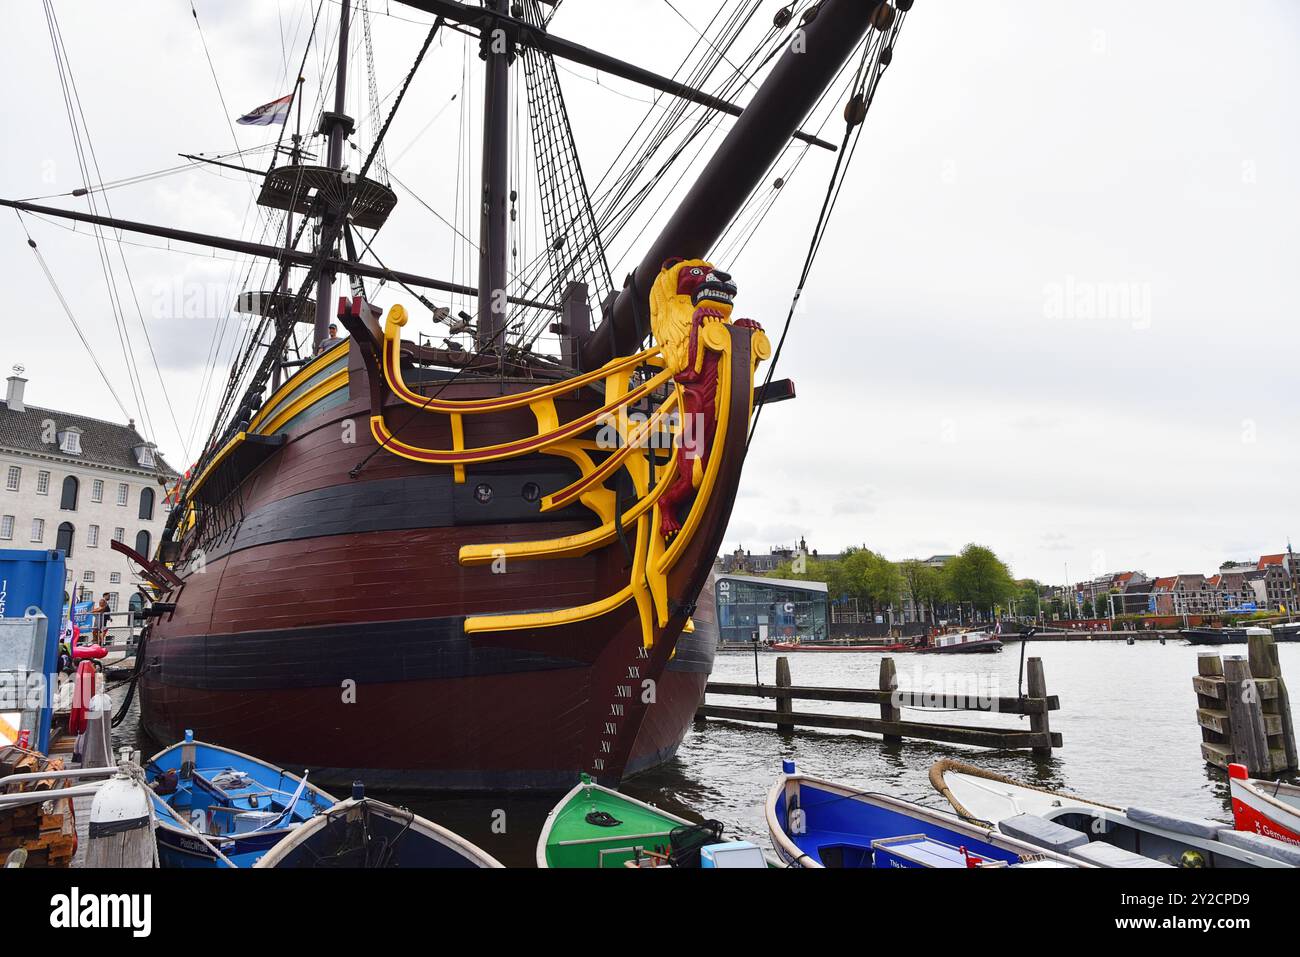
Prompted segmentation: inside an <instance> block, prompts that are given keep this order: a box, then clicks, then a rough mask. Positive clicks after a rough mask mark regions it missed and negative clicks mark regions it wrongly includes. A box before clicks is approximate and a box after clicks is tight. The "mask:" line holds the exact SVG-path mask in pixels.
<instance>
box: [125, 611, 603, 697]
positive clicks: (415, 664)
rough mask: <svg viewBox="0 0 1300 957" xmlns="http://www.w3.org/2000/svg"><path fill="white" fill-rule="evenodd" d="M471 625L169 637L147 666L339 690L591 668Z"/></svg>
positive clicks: (173, 673) (451, 621)
mask: <svg viewBox="0 0 1300 957" xmlns="http://www.w3.org/2000/svg"><path fill="white" fill-rule="evenodd" d="M464 622H465V619H464V618H463V617H454V618H428V619H420V620H408V621H381V622H366V623H362V624H349V625H327V626H321V627H314V628H285V629H276V630H272V631H248V632H243V633H241V634H237V635H230V634H226V635H201V636H185V637H181V636H177V637H170V638H161V639H158V640H157V641H156V642H155V643H151V644H150V645H149V647H148V649H147V651H146V656H147V658H148V661H147V662H146V664H147V665H148V667H149V668H150V672H151V675H154V676H156V677H157V680H159V681H161V683H162V684H164V685H171V686H174V687H180V688H198V689H203V690H207V691H255V690H265V691H272V690H276V689H282V688H319V687H325V686H334V687H337V686H338V684H339V682H341V681H344V680H346V679H352V680H353V681H356V682H358V683H370V682H392V681H420V680H427V679H431V678H469V677H481V676H486V675H498V674H514V673H521V672H531V671H553V670H557V669H561V668H585V667H587V664H586V662H583V661H580V660H577V659H573V658H562V657H555V656H550V655H545V654H541V653H539V652H529V651H521V650H518V649H513V648H499V647H489V646H483V645H480V644H475V643H472V642H470V640H469V639H468V638H466V637H465V631H464ZM155 667H156V668H157V670H156V671H155V670H153V669H154V668H155Z"/></svg>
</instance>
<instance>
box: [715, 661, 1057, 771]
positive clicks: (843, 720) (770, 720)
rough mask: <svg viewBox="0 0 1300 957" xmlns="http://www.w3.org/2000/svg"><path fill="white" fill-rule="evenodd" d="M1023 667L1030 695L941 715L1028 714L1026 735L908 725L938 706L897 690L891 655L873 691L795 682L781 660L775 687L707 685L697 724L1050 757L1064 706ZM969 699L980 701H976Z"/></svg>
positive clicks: (1032, 669)
mask: <svg viewBox="0 0 1300 957" xmlns="http://www.w3.org/2000/svg"><path fill="white" fill-rule="evenodd" d="M1025 666H1026V677H1027V681H1026V694H1025V695H1024V696H1023V697H1014V698H1012V697H1006V698H1002V697H999V698H979V697H978V696H962V697H963V698H964V700H965V701H967V702H970V703H968V704H962V705H959V706H957V707H952V706H949V704H947V703H946V702H945V703H944V704H943V706H942V710H945V711H978V712H984V713H993V714H1009V715H1027V716H1028V717H1029V728H1028V730H1022V729H1021V728H982V727H974V726H971V725H961V724H938V723H933V724H932V723H930V722H925V721H907V720H904V719H903V711H904V710H905V709H908V708H918V709H926V708H933V707H934V705H933V704H932V702H933V699H934V698H935V694H934V693H931V692H923V691H919V692H918V691H900V690H899V689H898V674H897V671H896V669H895V666H894V659H893V658H892V657H886V658H883V659H881V662H880V680H879V686H878V687H876V688H820V687H808V686H804V685H796V684H794V682H793V680H792V679H791V676H790V660H789V659H788V658H786V657H784V656H782V657H780V658H777V660H776V684H774V685H753V684H745V683H736V682H728V681H710V682H709V683H708V685H707V686H706V688H705V692H706V697H705V701H704V703H702V704H701V705H700V706H699V708H698V709H696V712H695V720H696V721H701V722H702V721H705V720H707V719H709V718H722V719H725V720H731V721H752V722H757V723H759V724H772V725H775V726H776V730H777V731H779V732H783V733H789V732H793V731H795V730H796V729H798V728H832V729H835V730H842V731H865V732H869V733H873V734H879V735H882V736H883V737H884V739H885V741H886V742H889V743H901V742H902V741H903V740H904V739H905V738H914V739H918V740H922V741H942V742H945V743H948V744H966V745H973V746H975V747H981V748H999V749H1008V750H1015V749H1032V750H1033V752H1034V754H1036V755H1040V756H1046V755H1050V754H1051V753H1052V749H1053V748H1059V747H1061V735H1060V734H1059V733H1057V732H1054V731H1052V729H1051V726H1050V722H1049V715H1050V713H1051V712H1053V711H1058V710H1060V707H1061V703H1060V701H1059V699H1058V698H1057V697H1056V696H1055V695H1049V694H1048V693H1047V681H1046V678H1045V677H1044V675H1043V662H1042V659H1041V658H1030V659H1028V660H1027V661H1026V663H1025ZM708 695H737V696H741V697H747V698H772V699H774V701H775V708H774V709H771V710H768V709H765V708H749V707H734V706H730V705H715V704H709V703H708V697H707V696H708ZM939 697H940V698H944V695H942V694H940V695H939ZM972 698H975V699H976V700H975V701H973V702H972V701H971V699H972ZM795 700H803V701H836V702H846V703H850V704H871V705H878V706H879V708H880V717H879V718H871V717H865V716H862V717H859V716H857V715H839V714H821V713H815V712H808V711H795V710H794V701H795Z"/></svg>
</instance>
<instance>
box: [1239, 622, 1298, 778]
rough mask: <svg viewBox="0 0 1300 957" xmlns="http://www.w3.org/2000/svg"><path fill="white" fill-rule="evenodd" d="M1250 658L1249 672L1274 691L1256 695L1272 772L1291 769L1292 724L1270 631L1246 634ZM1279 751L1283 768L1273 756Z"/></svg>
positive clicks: (1293, 755) (1293, 748) (1293, 750)
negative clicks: (1272, 687) (1271, 693)
mask: <svg viewBox="0 0 1300 957" xmlns="http://www.w3.org/2000/svg"><path fill="white" fill-rule="evenodd" d="M1247 641H1248V642H1249V644H1248V646H1247V647H1248V649H1249V651H1248V654H1249V660H1250V674H1251V677H1253V678H1255V679H1256V680H1258V679H1260V678H1266V679H1268V680H1269V681H1271V682H1272V683H1273V685H1274V686H1275V687H1276V689H1277V693H1276V694H1275V695H1271V696H1267V697H1266V696H1264V695H1260V696H1259V697H1260V706H1261V709H1262V710H1263V712H1264V725H1265V731H1266V733H1267V734H1268V737H1269V738H1271V739H1272V740H1270V741H1268V748H1269V752H1270V758H1272V766H1273V771H1274V772H1278V771H1282V770H1294V769H1295V768H1296V741H1295V725H1294V724H1292V722H1291V696H1290V695H1289V694H1287V690H1286V681H1285V680H1284V679H1283V677H1282V666H1281V664H1280V663H1279V662H1278V658H1277V639H1275V638H1274V637H1273V636H1272V635H1271V634H1269V633H1267V632H1266V633H1264V634H1260V635H1249V636H1248V637H1247ZM1278 751H1280V752H1281V753H1282V754H1281V756H1283V757H1284V760H1285V762H1286V767H1285V768H1283V767H1281V766H1280V764H1279V762H1278V760H1277V755H1275V753H1274V752H1278Z"/></svg>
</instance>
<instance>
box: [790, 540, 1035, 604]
mask: <svg viewBox="0 0 1300 957" xmlns="http://www.w3.org/2000/svg"><path fill="white" fill-rule="evenodd" d="M772 575H773V576H774V577H776V578H791V579H797V580H803V581H819V582H825V583H826V591H827V593H828V595H829V597H830V599H831V601H841V600H844V599H854V598H856V599H857V602H858V608H859V610H860V611H871V612H883V611H885V610H887V609H890V608H893V609H894V610H895V611H896V612H901V611H902V609H903V607H904V605H905V603H906V602H907V601H908V600H909V599H910V600H911V602H912V605H913V607H914V608H916V609H918V617H921V618H923V619H927V620H928V619H929V618H930V617H931V612H933V614H934V615H937V616H939V617H953V616H952V615H951V614H950V613H951V611H952V610H953V609H954V608H957V607H959V606H967V607H969V608H971V609H973V610H975V611H977V612H979V613H981V614H982V615H985V616H991V615H992V614H994V613H995V612H996V611H1002V612H1008V611H1010V610H1011V609H1012V607H1013V606H1014V610H1015V613H1016V615H1017V616H1019V617H1036V616H1037V615H1038V614H1039V612H1040V610H1041V598H1040V597H1039V593H1040V590H1041V589H1040V586H1039V583H1038V582H1036V581H1034V580H1033V579H1020V580H1017V579H1016V578H1014V577H1013V576H1012V574H1011V569H1009V568H1008V567H1007V565H1006V563H1005V562H1003V561H1002V560H1001V559H999V558H998V556H997V555H996V554H995V553H994V552H993V550H992V549H990V548H987V547H985V546H983V545H976V544H973V543H972V544H970V545H967V546H966V547H965V548H963V549H962V551H961V554H959V555H956V556H954V557H953V558H951V559H949V560H948V561H947V562H946V563H945V564H944V565H943V566H942V567H937V568H936V567H933V566H931V565H927V564H926V563H924V562H921V561H918V560H916V559H909V560H907V561H902V562H891V561H889V560H888V559H886V558H885V557H884V556H883V555H880V554H878V553H877V552H873V551H872V550H871V549H869V548H866V547H850V548H847V549H845V550H844V552H843V553H842V554H841V555H839V556H838V557H836V558H819V557H817V556H813V555H803V556H799V557H797V558H795V559H794V560H793V561H787V562H783V563H782V564H781V565H779V566H778V567H777V568H776V569H775V570H774V571H773V572H772ZM921 610H923V611H921Z"/></svg>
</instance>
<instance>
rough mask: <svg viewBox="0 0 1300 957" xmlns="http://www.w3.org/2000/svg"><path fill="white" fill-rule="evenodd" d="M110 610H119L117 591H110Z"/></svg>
mask: <svg viewBox="0 0 1300 957" xmlns="http://www.w3.org/2000/svg"><path fill="white" fill-rule="evenodd" d="M108 610H109V611H117V592H115V591H111V592H108Z"/></svg>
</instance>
